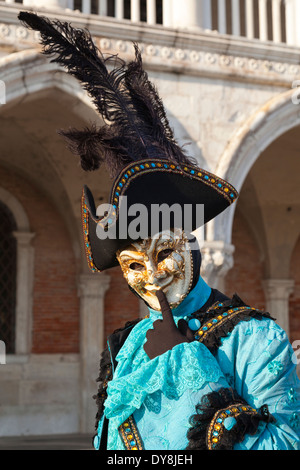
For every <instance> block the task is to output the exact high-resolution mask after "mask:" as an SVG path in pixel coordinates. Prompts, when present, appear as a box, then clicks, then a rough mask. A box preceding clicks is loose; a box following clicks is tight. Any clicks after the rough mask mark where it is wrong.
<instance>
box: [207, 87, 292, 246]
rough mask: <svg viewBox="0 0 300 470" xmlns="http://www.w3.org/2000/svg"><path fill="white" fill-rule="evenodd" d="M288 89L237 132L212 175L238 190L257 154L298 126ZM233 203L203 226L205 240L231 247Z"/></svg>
mask: <svg viewBox="0 0 300 470" xmlns="http://www.w3.org/2000/svg"><path fill="white" fill-rule="evenodd" d="M294 96H295V90H294V89H291V90H288V91H286V92H284V93H281V94H280V95H277V96H275V97H274V98H272V99H271V100H269V101H268V102H267V103H266V104H265V105H264V106H262V107H261V108H260V109H258V111H257V112H256V113H255V114H254V115H252V116H251V117H250V118H249V119H248V120H247V121H246V122H245V123H244V125H243V126H242V127H241V128H240V129H238V131H237V132H236V134H235V136H234V137H233V139H232V140H231V141H230V142H229V144H228V146H227V148H226V149H225V152H224V154H223V155H222V158H221V159H220V160H219V163H218V165H217V168H216V170H215V172H216V174H217V175H218V176H220V177H222V178H224V179H225V180H228V181H229V182H230V183H231V184H232V185H233V186H234V187H235V188H236V189H237V190H238V191H239V190H240V189H241V187H242V186H243V183H244V181H245V179H246V177H247V175H248V173H249V171H250V169H251V168H252V166H253V165H254V163H255V162H256V160H257V159H258V158H259V156H260V155H261V153H262V152H263V151H264V150H265V149H266V148H267V147H268V146H269V145H270V144H271V143H272V142H274V141H275V140H276V139H278V138H279V137H280V136H282V135H283V134H284V133H285V132H287V131H289V130H291V129H293V128H294V127H296V126H298V125H299V124H300V113H299V108H298V106H297V105H296V104H294V102H293V101H292V100H293V97H294ZM235 209H236V204H233V205H232V207H230V208H229V209H227V210H226V211H225V212H223V213H222V214H221V215H220V216H218V217H217V218H216V219H214V220H213V221H212V222H211V223H210V224H208V227H207V240H208V241H213V240H222V241H223V242H224V243H226V244H228V245H230V244H231V234H232V224H233V218H234V214H235Z"/></svg>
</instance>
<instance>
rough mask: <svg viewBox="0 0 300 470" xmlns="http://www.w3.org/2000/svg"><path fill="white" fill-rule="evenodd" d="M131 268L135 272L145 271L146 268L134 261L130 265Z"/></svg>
mask: <svg viewBox="0 0 300 470" xmlns="http://www.w3.org/2000/svg"><path fill="white" fill-rule="evenodd" d="M129 268H130V269H132V270H133V271H144V270H145V266H144V265H143V264H141V263H137V262H136V261H134V262H133V263H130V265H129Z"/></svg>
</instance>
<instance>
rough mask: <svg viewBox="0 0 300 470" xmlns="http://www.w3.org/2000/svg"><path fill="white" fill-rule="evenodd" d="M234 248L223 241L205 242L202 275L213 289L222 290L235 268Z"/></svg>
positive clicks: (202, 247)
mask: <svg viewBox="0 0 300 470" xmlns="http://www.w3.org/2000/svg"><path fill="white" fill-rule="evenodd" d="M233 253H234V246H233V245H229V244H227V243H225V242H223V241H221V240H214V241H205V242H203V244H202V246H201V254H202V265H201V275H202V277H203V278H204V279H205V281H206V282H207V283H208V284H209V285H210V286H211V287H213V288H218V289H220V290H222V288H223V282H224V279H225V276H226V274H227V272H228V271H229V269H231V268H232V266H233Z"/></svg>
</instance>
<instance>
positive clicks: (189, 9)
mask: <svg viewBox="0 0 300 470" xmlns="http://www.w3.org/2000/svg"><path fill="white" fill-rule="evenodd" d="M210 6H211V0H201V2H199V0H185V1H184V2H183V1H182V0H172V12H171V14H172V24H168V26H173V27H174V28H199V27H203V28H211V9H210ZM164 12H165V10H164ZM169 23H170V22H169ZM164 24H166V25H167V22H166V23H164Z"/></svg>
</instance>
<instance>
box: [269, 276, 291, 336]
mask: <svg viewBox="0 0 300 470" xmlns="http://www.w3.org/2000/svg"><path fill="white" fill-rule="evenodd" d="M262 285H263V288H264V292H265V297H266V310H267V311H268V312H269V313H270V315H272V317H274V318H275V319H276V320H277V323H278V325H280V326H281V328H283V329H284V331H285V332H286V333H287V335H289V297H290V295H291V294H292V293H293V291H294V285H295V282H294V281H293V280H291V279H266V280H264V281H262Z"/></svg>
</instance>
